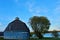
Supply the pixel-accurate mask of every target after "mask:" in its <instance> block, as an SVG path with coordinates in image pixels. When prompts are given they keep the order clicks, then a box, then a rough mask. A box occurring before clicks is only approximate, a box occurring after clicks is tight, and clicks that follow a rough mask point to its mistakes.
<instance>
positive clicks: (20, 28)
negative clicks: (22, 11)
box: [4, 17, 30, 40]
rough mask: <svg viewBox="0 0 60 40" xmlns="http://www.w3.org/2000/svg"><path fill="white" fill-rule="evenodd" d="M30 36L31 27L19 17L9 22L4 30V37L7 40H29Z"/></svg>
mask: <svg viewBox="0 0 60 40" xmlns="http://www.w3.org/2000/svg"><path fill="white" fill-rule="evenodd" d="M29 37H30V30H29V28H28V27H27V25H26V24H25V23H24V22H22V21H21V20H19V18H18V17H17V18H16V19H15V20H14V21H12V22H11V23H9V24H8V26H7V27H6V29H5V31H4V39H6V40H7V39H8V40H11V39H12V40H28V39H29Z"/></svg>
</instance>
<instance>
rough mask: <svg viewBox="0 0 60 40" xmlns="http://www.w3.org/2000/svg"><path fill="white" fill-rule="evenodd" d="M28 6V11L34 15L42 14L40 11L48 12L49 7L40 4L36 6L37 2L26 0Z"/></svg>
mask: <svg viewBox="0 0 60 40" xmlns="http://www.w3.org/2000/svg"><path fill="white" fill-rule="evenodd" d="M26 7H27V8H28V11H29V12H30V13H31V14H32V15H40V13H47V12H48V9H47V8H45V7H43V8H41V7H40V6H36V3H35V2H30V1H28V2H26Z"/></svg>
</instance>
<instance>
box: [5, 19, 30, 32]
mask: <svg viewBox="0 0 60 40" xmlns="http://www.w3.org/2000/svg"><path fill="white" fill-rule="evenodd" d="M5 31H20V32H28V31H29V32H30V30H29V28H28V27H27V25H26V24H25V23H24V22H22V21H21V20H19V18H16V19H15V20H14V21H12V22H11V23H9V24H8V26H7V28H6V29H5Z"/></svg>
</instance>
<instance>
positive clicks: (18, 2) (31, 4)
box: [0, 0, 60, 31]
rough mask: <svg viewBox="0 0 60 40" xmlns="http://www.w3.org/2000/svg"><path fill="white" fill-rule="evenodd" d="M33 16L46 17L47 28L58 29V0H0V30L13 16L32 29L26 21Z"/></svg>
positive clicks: (59, 28)
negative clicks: (47, 20)
mask: <svg viewBox="0 0 60 40" xmlns="http://www.w3.org/2000/svg"><path fill="white" fill-rule="evenodd" d="M33 16H45V17H47V18H48V19H49V20H50V23H51V25H50V28H49V30H60V0H0V31H4V30H5V28H6V27H7V25H8V24H9V23H10V22H12V21H13V20H14V19H15V17H19V18H20V20H22V21H23V22H25V23H26V25H27V26H28V28H29V29H30V31H33V30H32V28H31V26H29V23H28V22H29V18H31V17H33Z"/></svg>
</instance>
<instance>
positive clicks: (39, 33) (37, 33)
mask: <svg viewBox="0 0 60 40" xmlns="http://www.w3.org/2000/svg"><path fill="white" fill-rule="evenodd" d="M35 34H36V35H37V36H38V37H39V39H41V38H43V35H42V34H41V32H37V31H35Z"/></svg>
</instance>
